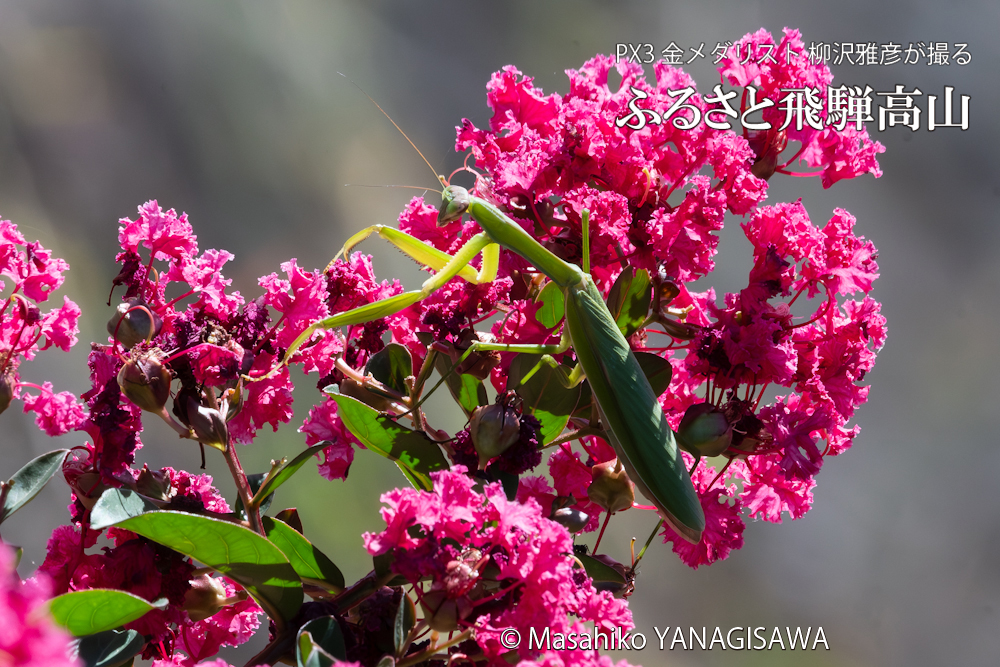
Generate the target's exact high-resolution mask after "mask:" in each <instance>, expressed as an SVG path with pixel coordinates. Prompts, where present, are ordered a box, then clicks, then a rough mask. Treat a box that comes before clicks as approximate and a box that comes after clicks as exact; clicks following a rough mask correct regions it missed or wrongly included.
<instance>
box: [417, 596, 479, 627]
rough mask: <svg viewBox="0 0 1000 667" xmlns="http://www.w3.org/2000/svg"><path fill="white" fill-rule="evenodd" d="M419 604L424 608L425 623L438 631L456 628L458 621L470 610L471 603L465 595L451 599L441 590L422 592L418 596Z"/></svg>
mask: <svg viewBox="0 0 1000 667" xmlns="http://www.w3.org/2000/svg"><path fill="white" fill-rule="evenodd" d="M420 606H421V608H423V610H424V618H425V619H426V621H427V625H429V626H430V628H431V630H437V631H438V632H454V631H455V630H458V621H459V620H460V619H464V618H465V617H466V616H468V615H469V614H470V613H471V612H472V603H471V602H470V601H469V599H468V598H467V597H465V596H462V597H460V598H457V599H454V600H453V599H451V598H449V597H448V593H446V592H445V591H443V590H436V591H429V592H427V593H424V595H423V596H422V597H421V598H420Z"/></svg>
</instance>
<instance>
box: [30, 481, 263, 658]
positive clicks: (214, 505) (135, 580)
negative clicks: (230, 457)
mask: <svg viewBox="0 0 1000 667" xmlns="http://www.w3.org/2000/svg"><path fill="white" fill-rule="evenodd" d="M131 472H132V473H133V475H134V479H133V481H132V483H131V484H130V485H125V486H128V487H130V488H131V489H132V490H133V491H138V492H139V493H141V494H143V495H145V496H146V497H149V498H152V499H154V500H157V501H161V502H163V503H165V505H164V509H173V510H180V511H186V512H194V513H198V514H209V515H211V514H216V515H219V516H223V515H225V514H227V513H228V512H229V511H230V508H229V505H228V504H227V503H226V501H225V499H224V498H223V497H222V496H221V495H220V494H219V492H218V490H216V489H215V487H214V486H213V485H212V478H211V477H210V476H208V475H192V474H190V473H187V472H185V471H183V470H174V469H172V468H163V469H160V470H157V471H151V470H149V468H147V467H144V468H143V469H142V470H141V471H131ZM102 535H104V536H106V537H107V538H108V539H110V540H111V542H112V544H113V545H114V546H112V547H103V548H102V549H101V552H100V553H88V552H87V550H88V549H92V548H93V547H94V546H95V545H96V544H97V540H98V538H99V537H101V536H102ZM38 571H39V573H41V575H42V576H44V577H46V579H47V580H50V581H51V582H52V588H53V592H54V593H55V594H57V595H58V594H61V593H65V592H67V591H75V590H86V589H91V588H112V589H116V590H122V591H126V592H129V593H132V594H134V595H137V596H139V597H141V598H144V599H146V600H156V599H159V598H166V600H167V602H168V604H167V606H166V607H165V608H163V609H155V610H153V611H150V612H149V613H147V614H146V615H145V616H143V617H142V618H140V619H139V620H137V621H133V622H132V623H129V624H128V625H127V626H126V627H128V628H131V629H134V630H137V631H139V632H140V633H141V634H143V635H145V636H147V637H148V638H149V639H148V644H147V646H146V648H145V650H144V652H143V657H145V658H156V659H166V658H169V657H170V656H171V655H176V654H174V653H173V652H174V651H175V650H178V649H179V650H181V651H183V652H184V654H185V655H187V656H189V658H190V659H189V660H188V661H187V662H183V663H179V664H184V665H193V664H195V662H197V661H198V660H202V659H205V658H209V657H211V656H214V655H215V654H216V653H218V650H219V648H220V647H221V646H235V645H238V644H242V643H244V642H246V641H247V640H248V639H249V638H250V637H251V636H252V635H253V633H254V632H255V631H256V629H257V627H258V626H259V624H260V620H259V614H260V607H258V606H257V604H256V603H255V602H254V601H253V600H250V599H248V598H247V597H246V595H245V594H244V593H241V592H240V591H239V590H238V589H237V587H236V586H235V585H234V584H233V583H232V582H229V581H225V580H219V579H213V578H211V577H208V576H207V575H196V573H195V566H194V565H193V564H192V563H191V561H190V559H188V558H187V557H185V556H183V555H181V554H179V553H177V552H176V551H173V550H171V549H168V548H167V547H164V546H161V545H159V544H157V543H155V542H152V541H150V540H148V539H146V538H144V537H141V536H139V535H136V534H135V533H132V532H130V531H127V530H123V529H120V528H115V527H111V528H108V529H107V530H106V531H102V530H94V529H91V528H89V527H88V525H87V524H86V523H83V524H82V525H81V526H73V525H69V526H60V527H58V528H56V529H55V530H54V531H53V533H52V537H51V538H50V539H49V542H48V546H47V553H46V556H45V561H44V562H43V563H42V565H41V567H39V569H38Z"/></svg>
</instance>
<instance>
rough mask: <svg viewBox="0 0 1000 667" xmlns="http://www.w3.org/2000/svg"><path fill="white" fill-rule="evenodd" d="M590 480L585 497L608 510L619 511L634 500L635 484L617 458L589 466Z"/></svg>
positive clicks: (626, 507) (625, 508)
mask: <svg viewBox="0 0 1000 667" xmlns="http://www.w3.org/2000/svg"><path fill="white" fill-rule="evenodd" d="M590 474H591V476H592V481H591V482H590V486H589V487H587V497H588V498H590V499H591V500H592V501H594V502H595V503H597V504H598V505H600V506H601V507H603V508H604V509H606V510H607V511H609V512H620V511H622V510H627V509H628V508H630V507H632V504H633V503H634V502H635V484H633V483H632V480H630V479H629V478H628V473H626V472H625V468H624V466H622V464H621V463H619V462H618V459H615V460H613V461H607V462H605V463H598V464H597V465H595V466H594V467H593V468H591V473H590Z"/></svg>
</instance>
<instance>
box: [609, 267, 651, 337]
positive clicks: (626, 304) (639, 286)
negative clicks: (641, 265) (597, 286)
mask: <svg viewBox="0 0 1000 667" xmlns="http://www.w3.org/2000/svg"><path fill="white" fill-rule="evenodd" d="M652 297H653V285H652V283H651V282H650V280H649V271H647V270H646V269H639V270H638V271H636V270H635V267H632V266H629V267H626V269H625V270H624V271H622V272H621V275H619V276H618V280H616V281H615V284H614V285H612V286H611V291H610V292H608V311H609V312H610V313H611V317H612V318H613V319H614V321H615V324H617V325H618V328H619V329H621V332H622V334H623V335H624V336H625V337H626V338H628V337H629V336H631V335H632V334H634V333H635V332H636V331H638V330H639V327H640V326H642V323H643V322H645V321H646V316H647V315H649V303H650V300H651V299H652Z"/></svg>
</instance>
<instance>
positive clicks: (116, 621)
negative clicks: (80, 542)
mask: <svg viewBox="0 0 1000 667" xmlns="http://www.w3.org/2000/svg"><path fill="white" fill-rule="evenodd" d="M166 605H167V600H166V598H163V599H160V600H157V601H156V602H153V603H150V602H148V601H147V600H143V599H142V598H141V597H139V596H137V595H132V594H131V593H126V592H125V591H116V590H111V589H105V588H91V589H89V590H85V591H71V592H69V593H63V594H62V595H57V596H56V597H54V598H52V599H51V600H49V611H50V612H52V618H54V619H55V621H56V623H58V624H59V625H61V626H63V627H64V628H66V629H67V630H69V632H70V634H72V635H73V636H75V637H83V636H84V635H95V634H97V633H98V632H104V631H106V630H112V629H114V628H117V627H120V626H122V625H125V624H126V623H131V622H132V621H135V620H138V619H140V618H142V617H143V616H145V615H146V614H147V613H149V612H150V611H152V610H154V609H162V608H163V607H165V606H166Z"/></svg>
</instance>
